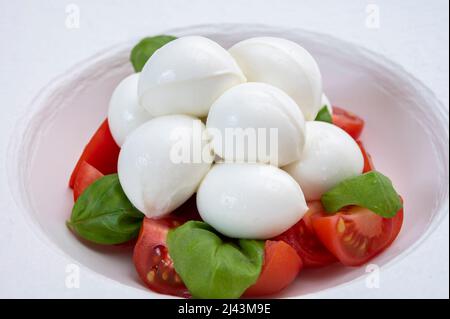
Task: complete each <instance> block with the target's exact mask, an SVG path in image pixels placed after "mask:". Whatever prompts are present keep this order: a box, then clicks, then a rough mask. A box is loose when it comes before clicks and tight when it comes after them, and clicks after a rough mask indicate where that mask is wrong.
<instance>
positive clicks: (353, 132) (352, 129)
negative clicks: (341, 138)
mask: <svg viewBox="0 0 450 319" xmlns="http://www.w3.org/2000/svg"><path fill="white" fill-rule="evenodd" d="M332 118H333V124H334V125H336V126H339V127H340V128H341V129H343V130H344V131H346V132H347V133H348V134H350V136H351V137H353V138H354V139H357V138H358V137H359V136H360V135H361V132H362V130H363V128H364V120H363V119H362V118H360V117H359V116H357V115H356V114H354V113H352V112H350V111H347V110H344V109H343V108H340V107H337V106H333V114H332Z"/></svg>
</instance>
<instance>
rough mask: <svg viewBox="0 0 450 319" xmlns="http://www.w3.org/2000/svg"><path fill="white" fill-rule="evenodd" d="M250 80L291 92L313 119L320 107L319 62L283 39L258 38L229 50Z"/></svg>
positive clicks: (302, 108)
mask: <svg viewBox="0 0 450 319" xmlns="http://www.w3.org/2000/svg"><path fill="white" fill-rule="evenodd" d="M229 52H230V53H231V55H232V56H233V57H234V58H235V60H236V62H237V63H238V64H239V66H240V67H241V70H242V72H244V75H245V76H246V77H247V80H248V81H249V82H264V83H269V84H272V85H274V86H276V87H278V88H280V89H282V90H283V91H285V92H286V93H287V94H289V95H290V96H291V97H292V98H293V99H294V101H295V102H297V104H298V106H299V107H300V108H301V110H302V111H303V115H304V116H305V119H306V120H314V119H315V117H316V115H317V113H318V112H319V110H320V108H321V99H322V76H321V74H320V70H319V67H318V66H317V63H316V61H315V60H314V58H313V57H312V56H311V54H309V53H308V51H306V50H305V49H304V48H302V47H301V46H300V45H298V44H296V43H294V42H292V41H289V40H286V39H280V38H273V37H258V38H252V39H248V40H244V41H242V42H239V43H237V44H235V45H234V46H233V47H231V49H230V50H229Z"/></svg>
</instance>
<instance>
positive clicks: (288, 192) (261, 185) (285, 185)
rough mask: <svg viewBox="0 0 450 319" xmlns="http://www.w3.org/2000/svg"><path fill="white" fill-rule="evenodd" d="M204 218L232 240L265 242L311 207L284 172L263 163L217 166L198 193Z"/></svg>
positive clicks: (286, 227)
mask: <svg viewBox="0 0 450 319" xmlns="http://www.w3.org/2000/svg"><path fill="white" fill-rule="evenodd" d="M197 207H198V210H199V213H200V215H201V217H202V219H203V220H204V221H205V222H206V223H208V224H210V225H211V226H212V227H214V228H215V229H216V230H217V231H218V232H220V233H222V234H223V235H225V236H228V237H232V238H251V239H266V238H272V237H274V236H276V235H279V234H281V233H282V232H284V231H285V230H287V229H288V228H289V227H291V226H292V225H294V224H295V223H296V222H298V221H299V220H300V219H301V218H302V217H303V215H304V214H305V212H306V211H307V210H308V207H307V205H306V202H305V198H304V196H303V193H302V190H301V189H300V187H299V185H298V184H297V183H296V182H295V180H294V179H293V178H292V177H291V176H289V175H288V174H287V173H286V172H284V171H283V170H281V169H279V168H277V167H275V166H271V165H264V164H216V165H214V166H213V168H212V169H211V170H210V171H209V173H208V174H207V175H206V177H205V178H204V180H203V181H202V183H201V184H200V187H199V190H198V192H197Z"/></svg>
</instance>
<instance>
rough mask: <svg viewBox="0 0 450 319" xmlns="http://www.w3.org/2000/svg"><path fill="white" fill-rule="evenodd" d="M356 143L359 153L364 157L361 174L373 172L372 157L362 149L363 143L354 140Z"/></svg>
mask: <svg viewBox="0 0 450 319" xmlns="http://www.w3.org/2000/svg"><path fill="white" fill-rule="evenodd" d="M356 143H357V144H358V146H359V148H360V149H361V153H362V155H363V157H364V168H363V173H367V172H370V171H373V170H374V169H375V166H374V165H373V161H372V156H370V154H369V153H368V152H367V151H366V148H365V147H364V144H363V142H361V141H360V140H356Z"/></svg>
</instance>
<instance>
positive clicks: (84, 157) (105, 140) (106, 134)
mask: <svg viewBox="0 0 450 319" xmlns="http://www.w3.org/2000/svg"><path fill="white" fill-rule="evenodd" d="M119 151H120V148H119V146H118V145H117V144H116V142H115V141H114V139H113V137H112V135H111V131H110V130H109V125H108V120H105V121H103V123H102V124H101V125H100V127H99V128H98V129H97V131H96V132H95V134H94V135H93V136H92V138H91V139H90V141H89V143H88V144H87V145H86V146H85V148H84V150H83V153H82V154H81V156H80V158H79V160H78V162H77V164H76V166H75V168H74V170H73V172H72V175H71V176H70V181H69V186H70V187H72V188H73V187H74V184H75V179H76V177H77V175H78V172H79V170H80V167H81V165H82V163H83V162H86V163H88V164H90V165H92V166H93V167H95V168H96V169H97V170H98V171H100V172H101V173H102V174H104V175H107V174H113V173H116V172H117V160H118V157H119Z"/></svg>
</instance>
